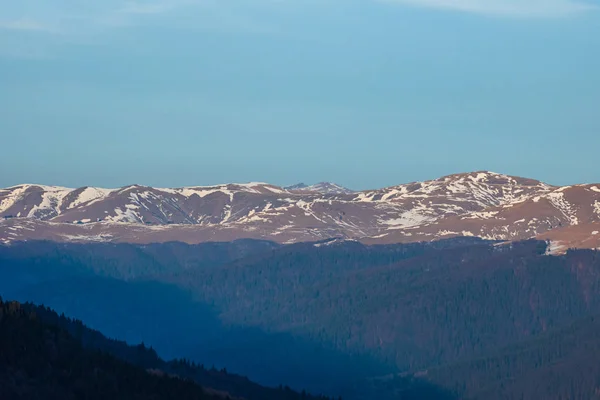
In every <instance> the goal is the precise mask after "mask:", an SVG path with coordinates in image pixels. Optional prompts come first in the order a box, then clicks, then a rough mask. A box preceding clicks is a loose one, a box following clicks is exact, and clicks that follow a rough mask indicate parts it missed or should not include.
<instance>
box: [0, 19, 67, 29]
mask: <svg viewBox="0 0 600 400" xmlns="http://www.w3.org/2000/svg"><path fill="white" fill-rule="evenodd" d="M0 29H3V30H12V31H29V32H53V31H55V28H54V27H52V26H49V25H46V24H43V23H41V22H38V21H35V20H32V19H27V18H20V19H15V20H12V21H0Z"/></svg>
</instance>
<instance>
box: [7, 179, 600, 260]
mask: <svg viewBox="0 0 600 400" xmlns="http://www.w3.org/2000/svg"><path fill="white" fill-rule="evenodd" d="M0 218H2V222H0V241H1V242H6V243H10V242H13V241H16V240H32V239H49V240H56V241H118V242H136V243H149V242H165V241H184V242H188V243H199V242H204V241H228V240H233V239H240V238H255V239H268V240H273V241H277V242H281V243H291V242H299V241H318V240H323V239H328V238H334V237H335V238H346V239H356V240H361V241H363V242H365V243H397V242H415V241H431V240H436V239H440V238H449V237H454V236H474V237H480V238H483V239H490V240H501V241H509V240H521V239H528V238H542V239H551V240H552V241H554V242H555V244H556V246H555V247H553V248H555V249H559V251H560V250H562V249H565V248H566V247H568V246H574V247H586V248H597V247H600V234H599V232H600V184H596V185H594V184H591V185H574V186H564V187H557V186H552V185H548V184H545V183H543V182H540V181H537V180H533V179H527V178H520V177H513V176H508V175H503V174H498V173H493V172H487V171H478V172H472V173H464V174H455V175H448V176H445V177H441V178H438V179H435V180H430V181H424V182H413V183H408V184H402V185H397V186H392V187H387V188H382V189H378V190H369V191H362V192H351V191H349V190H348V189H345V188H343V187H341V186H339V185H335V184H332V183H320V184H317V185H313V186H306V185H295V186H292V187H288V188H281V187H278V186H274V185H270V184H267V183H258V182H254V183H246V184H223V185H216V186H196V187H184V188H153V187H146V186H139V185H133V186H126V187H123V188H120V189H102V188H94V187H82V188H78V189H68V188H63V187H56V186H42V185H18V186H14V187H10V188H6V189H0Z"/></svg>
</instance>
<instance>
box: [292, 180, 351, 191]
mask: <svg viewBox="0 0 600 400" xmlns="http://www.w3.org/2000/svg"><path fill="white" fill-rule="evenodd" d="M284 189H286V190H289V191H303V192H316V193H322V194H351V193H355V191H354V190H350V189H348V188H345V187H343V186H340V185H338V184H337V183H330V182H320V183H317V184H314V185H310V186H308V185H306V184H304V183H298V184H296V185H292V186H286V187H285V188H284Z"/></svg>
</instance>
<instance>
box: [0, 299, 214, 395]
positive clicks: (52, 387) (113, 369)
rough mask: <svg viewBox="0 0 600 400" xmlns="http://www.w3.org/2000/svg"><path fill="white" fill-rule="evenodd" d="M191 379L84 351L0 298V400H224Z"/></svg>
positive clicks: (28, 312)
mask: <svg viewBox="0 0 600 400" xmlns="http://www.w3.org/2000/svg"><path fill="white" fill-rule="evenodd" d="M224 397H225V396H224V395H217V394H214V393H213V394H209V392H208V391H206V390H204V389H203V388H202V387H200V386H198V385H196V384H195V383H192V382H191V381H188V380H184V379H180V378H177V377H169V376H166V375H165V374H162V373H160V372H158V371H157V372H154V373H153V372H150V371H146V370H145V369H143V368H140V367H137V366H134V365H132V364H129V363H127V362H124V361H121V360H118V359H116V358H114V357H113V356H111V355H109V354H107V353H103V352H99V351H94V350H87V349H84V348H83V347H82V346H81V345H80V343H79V342H78V341H77V340H75V339H74V338H73V337H72V336H71V335H69V334H68V333H67V332H66V331H65V330H63V329H61V328H59V327H56V326H53V325H50V324H47V323H45V322H42V321H41V320H40V319H39V318H38V317H37V316H36V313H35V311H33V310H31V309H28V308H23V307H21V306H20V304H19V303H15V302H12V303H4V302H2V301H1V300H0V398H1V399H3V400H16V399H26V400H69V399H73V400H77V399H90V400H93V399H98V400H105V399H115V400H118V399H122V400H132V399H139V400H146V399H148V400H150V399H152V400H161V399H164V400H170V399H174V398H177V399H190V400H191V399H196V400H201V399H206V400H216V399H223V398H224Z"/></svg>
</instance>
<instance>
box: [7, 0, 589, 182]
mask: <svg viewBox="0 0 600 400" xmlns="http://www.w3.org/2000/svg"><path fill="white" fill-rule="evenodd" d="M0 2H2V10H3V12H2V14H1V15H0V87H2V88H3V89H2V90H1V91H0V135H1V136H0V145H1V146H2V148H3V150H4V151H3V154H2V157H1V158H0V170H1V171H2V172H3V173H2V174H0V187H6V186H11V185H16V184H19V183H40V184H49V185H62V186H69V187H78V186H87V185H90V186H92V185H93V186H103V187H118V186H124V185H127V184H131V183H139V184H144V185H151V186H160V187H177V186H190V185H210V184H217V183H224V182H248V181H265V182H269V183H273V184H278V185H282V186H284V185H290V184H294V183H297V182H300V181H302V182H306V183H316V182H320V181H333V182H337V183H339V184H342V185H344V186H347V187H350V188H352V189H358V190H359V189H367V188H374V187H384V186H390V185H394V184H399V183H404V182H410V181H417V180H425V179H434V178H437V177H439V176H442V175H448V174H452V173H457V172H466V171H475V170H492V171H496V172H500V173H505V174H511V175H519V176H526V177H531V178H535V179H539V180H542V181H545V182H547V183H551V184H557V185H560V184H572V183H581V182H600V170H598V168H597V158H598V157H597V153H598V149H599V148H600V134H599V133H600V115H599V114H598V112H597V105H598V104H600V73H598V71H600V12H599V10H598V3H597V2H594V1H588V2H582V1H576V0H545V1H539V0H523V1H515V0H504V1H501V0H494V1H486V2H482V1H476V0H380V1H376V0H348V1H344V2H342V1H339V0H328V1H315V0H308V1H303V2H300V1H293V0H285V1H284V0H282V1H275V0H231V1H227V2H225V1H214V0H156V1H146V2H142V1H123V0H109V1H105V2H101V3H97V4H96V3H92V4H86V3H81V2H76V1H74V0H59V1H56V2H53V3H52V5H49V4H41V3H39V2H36V1H34V0H23V1H20V2H9V1H7V0H0Z"/></svg>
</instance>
